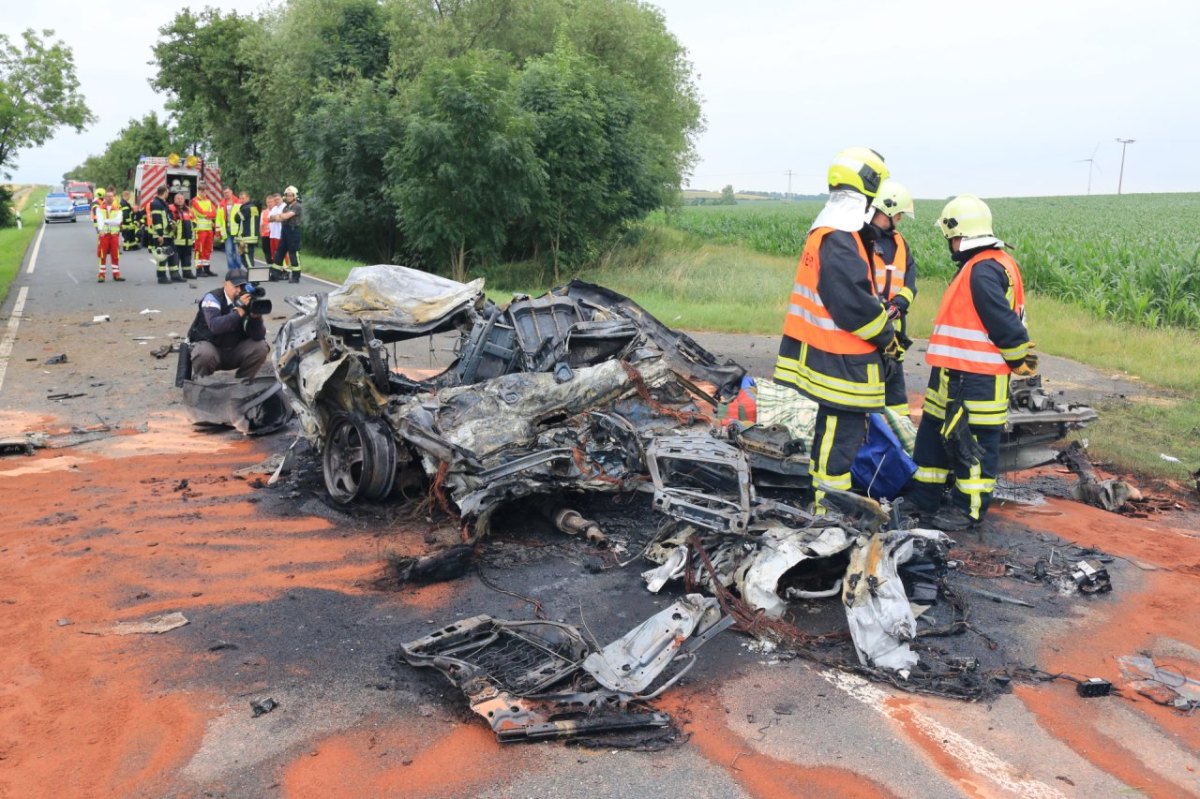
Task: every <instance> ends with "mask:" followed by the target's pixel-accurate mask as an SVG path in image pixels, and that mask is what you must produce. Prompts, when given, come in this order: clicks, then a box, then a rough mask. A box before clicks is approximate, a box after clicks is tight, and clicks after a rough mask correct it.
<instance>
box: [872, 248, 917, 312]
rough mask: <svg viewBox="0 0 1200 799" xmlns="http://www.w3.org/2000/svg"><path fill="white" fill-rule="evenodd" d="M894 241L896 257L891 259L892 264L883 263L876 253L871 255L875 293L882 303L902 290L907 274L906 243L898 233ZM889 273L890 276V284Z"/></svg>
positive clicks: (880, 256) (881, 257)
mask: <svg viewBox="0 0 1200 799" xmlns="http://www.w3.org/2000/svg"><path fill="white" fill-rule="evenodd" d="M895 239H896V257H895V258H893V259H892V263H890V264H889V263H887V262H886V261H884V260H883V256H882V255H880V254H879V253H877V252H873V253H871V263H873V264H874V265H875V291H876V292H878V293H879V299H881V300H883V301H884V302H887V301H888V300H890V299H891V298H892V297H895V296H896V294H897V292H899V291H900V289H902V288H904V276H905V275H906V274H907V273H908V242H906V241H905V240H904V237H903V236H901V235H900V234H899V233H897V234H896V235H895ZM889 272H891V274H892V279H891V282H890V283H889V282H888V273H889ZM885 292H886V296H885ZM910 299H911V298H910Z"/></svg>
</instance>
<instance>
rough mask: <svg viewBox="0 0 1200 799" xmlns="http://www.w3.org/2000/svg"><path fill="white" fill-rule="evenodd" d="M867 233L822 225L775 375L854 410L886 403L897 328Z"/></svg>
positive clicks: (808, 248) (808, 251)
mask: <svg viewBox="0 0 1200 799" xmlns="http://www.w3.org/2000/svg"><path fill="white" fill-rule="evenodd" d="M861 236H862V234H861V233H849V232H846V231H841V230H835V229H833V228H816V229H814V230H813V231H811V232H810V233H809V237H808V241H807V242H806V243H805V245H804V253H803V255H802V256H801V258H800V264H799V266H798V267H797V269H796V279H795V284H794V286H793V289H792V294H791V299H790V302H789V306H788V313H787V317H786V318H785V320H784V328H783V337H782V340H781V341H780V343H779V356H778V358H777V359H776V362H775V375H774V377H775V381H776V382H780V383H786V384H788V385H792V386H794V387H795V388H796V389H798V390H799V391H800V392H801V393H803V394H805V395H806V396H808V397H810V398H811V399H813V400H815V401H817V402H819V403H822V404H825V405H828V406H830V407H834V408H839V409H843V410H853V411H863V412H866V411H875V410H881V409H882V408H883V404H884V384H883V374H882V367H883V362H882V360H881V358H880V354H879V350H880V349H881V348H883V347H885V346H886V345H887V344H888V342H890V341H891V340H892V337H893V336H894V335H895V331H894V329H893V328H892V324H891V322H890V321H889V320H888V318H887V311H886V310H884V307H883V304H882V303H881V302H880V301H879V298H878V297H877V296H876V294H875V286H874V282H873V280H872V277H873V275H872V265H871V262H870V259H869V257H868V255H867V245H866V244H864V241H863V239H862V237H861Z"/></svg>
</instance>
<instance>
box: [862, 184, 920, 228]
mask: <svg viewBox="0 0 1200 799" xmlns="http://www.w3.org/2000/svg"><path fill="white" fill-rule="evenodd" d="M871 207H872V208H874V209H875V210H876V211H879V212H881V213H882V214H883V215H884V216H886V217H888V218H890V219H895V218H896V215H897V214H908V215H909V216H913V217H915V216H916V215H917V214H916V211H914V210H913V198H912V194H911V193H910V192H909V190H908V189H906V188H905V187H904V184H902V183H897V182H896V181H894V180H892V179H891V178H888V179H887V180H885V181H884V182H883V184H882V185H881V186H880V187H879V194H876V195H875V199H874V200H872V201H871Z"/></svg>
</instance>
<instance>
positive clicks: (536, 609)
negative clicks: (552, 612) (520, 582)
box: [475, 563, 550, 621]
mask: <svg viewBox="0 0 1200 799" xmlns="http://www.w3.org/2000/svg"><path fill="white" fill-rule="evenodd" d="M475 573H476V574H477V575H478V576H479V581H480V582H481V583H483V584H484V585H486V586H487V587H488V588H490V589H492V590H493V591H495V592H496V593H497V594H504V595H505V596H510V597H512V598H513V599H519V600H521V601H522V602H524V603H525V604H527V605H529V606H530V607H532V608H533V613H534V615H535V616H537V617H538V618H539V619H540V620H542V621H549V620H550V617H549V616H547V615H546V609H545V608H543V607H542V603H541V602H540V601H539V600H537V599H534V598H533V597H528V596H525V595H524V594H518V593H517V592H516V591H509V590H508V589H507V588H501V587H500V586H498V585H496V584H495V583H493V582H492V581H491V580H490V579H488V576H487V574H486V573H485V572H484V571H483V566H482V565H481V564H479V563H476V564H475Z"/></svg>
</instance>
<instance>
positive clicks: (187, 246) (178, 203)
mask: <svg viewBox="0 0 1200 799" xmlns="http://www.w3.org/2000/svg"><path fill="white" fill-rule="evenodd" d="M171 222H172V224H173V226H174V234H175V242H174V243H175V257H176V259H178V261H179V280H195V279H196V272H195V270H194V269H193V268H192V252H193V249H192V248H193V247H194V245H195V243H196V225H195V222H194V220H193V219H192V209H191V208H189V207H188V204H187V198H186V197H185V196H184V194H183V192H178V193H177V194H176V195H175V202H174V203H172V205H171ZM171 279H172V280H174V279H175V278H174V276H172V278H171Z"/></svg>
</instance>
